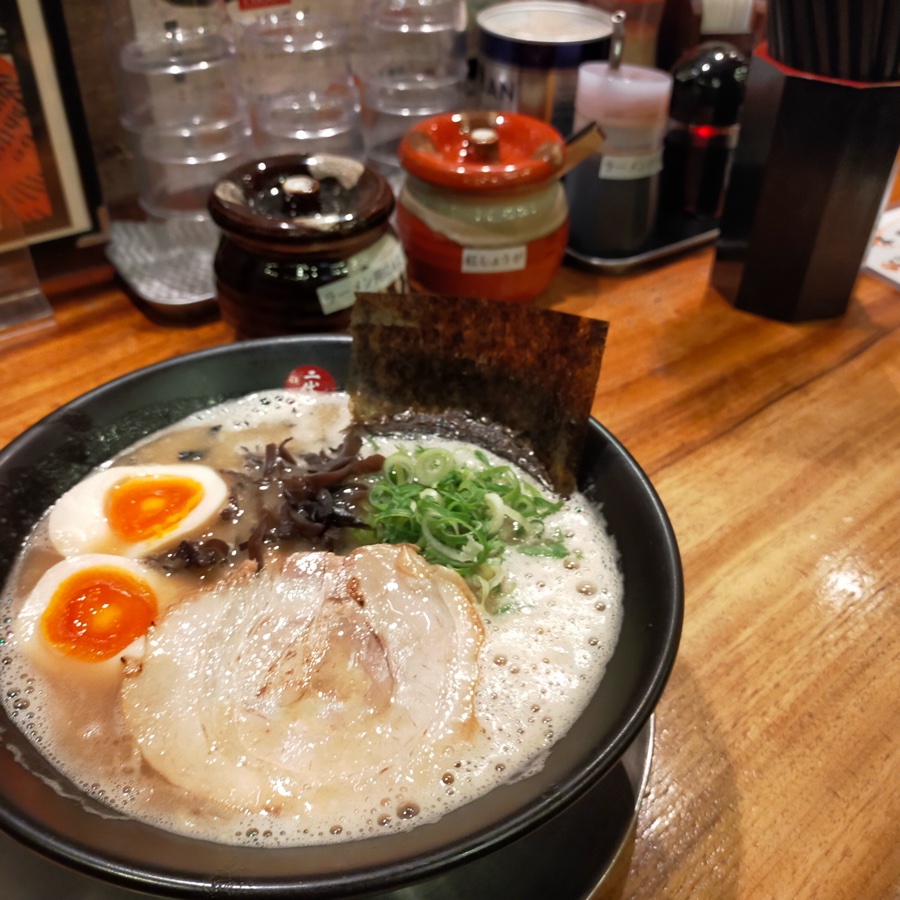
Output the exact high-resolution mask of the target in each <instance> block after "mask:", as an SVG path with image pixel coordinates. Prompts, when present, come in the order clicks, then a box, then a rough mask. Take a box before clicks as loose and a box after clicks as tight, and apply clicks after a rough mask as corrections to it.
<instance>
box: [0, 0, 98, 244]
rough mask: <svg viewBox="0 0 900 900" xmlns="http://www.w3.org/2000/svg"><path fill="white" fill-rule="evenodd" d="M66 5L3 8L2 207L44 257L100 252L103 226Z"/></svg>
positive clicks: (22, 2)
mask: <svg viewBox="0 0 900 900" xmlns="http://www.w3.org/2000/svg"><path fill="white" fill-rule="evenodd" d="M62 3H63V0H0V201H2V202H3V203H4V205H5V206H6V207H7V209H11V210H12V213H13V214H14V215H15V216H17V217H18V219H19V221H20V222H21V226H22V232H24V235H25V241H26V243H27V244H29V245H31V246H35V245H41V248H42V249H43V248H44V247H47V248H48V249H50V248H51V247H54V248H58V247H60V245H65V247H66V248H67V249H68V248H71V247H72V246H75V247H82V246H89V245H96V244H97V243H98V242H99V241H100V240H102V239H103V233H102V232H103V224H102V223H103V222H104V219H105V217H104V215H103V212H102V209H101V205H102V204H101V194H100V185H99V180H98V177H97V171H96V167H95V164H94V158H93V153H92V151H91V145H90V139H89V137H88V133H87V127H86V124H85V120H84V113H83V109H82V104H81V97H80V94H79V91H78V83H77V80H76V74H75V67H74V64H73V62H72V56H71V53H70V51H69V43H68V40H69V39H68V35H67V33H66V27H65V20H64V18H63V11H62ZM2 250H3V247H2V246H0V251H2Z"/></svg>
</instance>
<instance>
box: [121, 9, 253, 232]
mask: <svg viewBox="0 0 900 900" xmlns="http://www.w3.org/2000/svg"><path fill="white" fill-rule="evenodd" d="M107 13H108V27H109V31H108V33H109V38H110V42H111V44H112V50H113V53H114V55H115V58H116V59H117V60H118V63H119V72H118V75H119V87H120V94H121V102H122V124H123V125H124V127H125V129H126V131H127V132H128V135H129V138H130V143H131V150H132V153H133V157H134V167H135V174H136V178H137V183H138V192H139V200H140V204H141V206H142V208H143V209H144V211H145V212H146V213H147V214H148V215H149V216H150V217H151V218H160V219H170V218H173V217H187V218H197V219H200V218H205V217H206V215H207V210H206V204H207V197H208V194H209V191H210V189H211V187H212V185H213V184H214V183H215V182H216V181H217V180H218V179H219V178H220V177H221V176H222V175H224V174H225V173H226V172H228V171H230V170H231V169H232V168H234V167H235V166H236V165H239V164H240V163H241V162H243V161H244V160H245V159H246V158H247V156H248V154H249V152H250V125H249V118H248V115H247V109H246V103H245V100H244V95H243V91H242V88H241V81H240V74H239V70H238V63H237V56H236V53H235V42H234V34H233V31H232V24H231V22H230V19H229V16H228V13H227V11H226V9H225V4H224V0H181V2H179V3H177V4H176V3H171V2H168V0H140V2H134V0H107Z"/></svg>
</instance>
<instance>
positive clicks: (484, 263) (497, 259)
mask: <svg viewBox="0 0 900 900" xmlns="http://www.w3.org/2000/svg"><path fill="white" fill-rule="evenodd" d="M527 262H528V248H527V247H526V246H525V245H524V244H522V245H521V246H518V247H463V251H462V267H461V269H460V271H462V272H464V273H469V274H481V275H485V274H488V273H490V272H520V271H521V270H522V269H524V268H525V264H526V263H527Z"/></svg>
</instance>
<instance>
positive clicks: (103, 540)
mask: <svg viewBox="0 0 900 900" xmlns="http://www.w3.org/2000/svg"><path fill="white" fill-rule="evenodd" d="M227 498H228V486H227V485H226V484H225V482H224V480H223V479H222V477H221V476H220V475H219V474H218V473H217V472H216V471H215V470H214V469H211V468H209V466H203V465H199V464H198V463H176V464H173V465H143V466H113V467H112V468H109V469H102V470H101V471H99V472H95V473H94V474H93V475H90V476H88V477H87V478H85V479H84V480H83V481H80V482H79V483H78V484H76V485H75V487H73V488H72V489H71V490H70V491H68V493H66V494H63V496H62V497H60V499H59V500H58V501H57V502H56V505H55V506H54V507H53V509H52V510H51V511H50V519H49V523H48V525H49V533H50V541H51V542H52V544H53V546H54V547H55V548H56V549H57V550H58V551H59V552H60V553H61V554H62V555H63V556H75V555H76V554H79V553H115V554H118V555H121V556H129V557H131V558H133V559H137V558H140V557H142V556H147V555H149V554H152V553H160V552H162V551H165V550H169V549H171V548H172V547H174V546H175V545H176V544H177V543H178V542H179V541H181V540H183V539H184V538H188V537H191V536H193V535H196V534H197V533H198V532H200V531H201V530H202V529H203V528H204V526H205V525H207V524H208V523H209V522H210V521H211V520H212V519H213V518H215V516H216V515H218V513H219V512H220V510H221V509H222V507H223V506H224V505H225V502H226V500H227Z"/></svg>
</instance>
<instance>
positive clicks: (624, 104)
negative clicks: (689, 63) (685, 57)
mask: <svg viewBox="0 0 900 900" xmlns="http://www.w3.org/2000/svg"><path fill="white" fill-rule="evenodd" d="M671 97H672V76H671V75H670V74H669V73H668V72H663V71H662V70H661V69H651V68H648V67H646V66H633V65H629V64H627V63H623V64H622V65H621V66H619V68H618V69H611V68H610V67H609V64H608V63H605V62H588V63H582V65H581V66H579V68H578V86H577V88H576V94H575V109H576V110H577V112H578V115H579V116H582V117H584V118H587V119H594V120H595V121H596V122H597V124H598V125H599V126H600V128H601V130H602V128H603V124H604V122H610V121H613V122H615V121H625V120H635V121H649V122H653V121H654V120H656V121H665V120H666V119H667V117H668V115H669V102H670V100H671Z"/></svg>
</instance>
